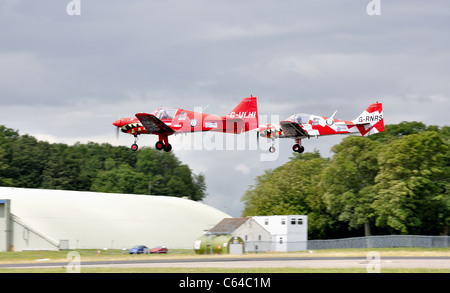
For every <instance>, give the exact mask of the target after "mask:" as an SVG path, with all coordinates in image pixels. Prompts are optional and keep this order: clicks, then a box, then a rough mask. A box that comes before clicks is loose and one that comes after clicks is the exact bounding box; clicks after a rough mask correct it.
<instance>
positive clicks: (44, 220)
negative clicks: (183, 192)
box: [0, 187, 230, 249]
mask: <svg viewBox="0 0 450 293" xmlns="http://www.w3.org/2000/svg"><path fill="white" fill-rule="evenodd" d="M0 199H10V200H11V201H10V203H11V204H10V205H11V213H12V214H13V215H14V216H15V217H17V218H19V219H20V221H21V222H23V223H25V224H26V225H27V226H28V227H31V228H32V229H34V230H35V231H38V232H39V233H40V234H42V235H45V236H46V237H48V238H49V239H51V240H53V241H54V242H56V243H59V241H60V240H69V245H70V249H76V248H104V247H105V248H116V249H117V248H128V247H131V246H133V245H137V244H144V245H147V246H149V247H150V246H157V245H165V246H167V247H169V248H192V245H193V242H194V240H195V239H196V238H197V237H199V236H200V235H202V234H203V233H204V230H207V229H209V228H211V227H213V226H214V225H215V224H217V223H218V222H220V221H221V220H222V219H223V218H228V217H230V216H229V215H227V214H225V213H223V212H221V211H219V210H217V209H215V208H213V207H210V206H207V205H205V204H203V203H199V202H195V201H191V200H188V199H183V198H176V197H168V196H154V195H134V194H113V193H96V192H79V191H63V190H46V189H26V188H11V187H0Z"/></svg>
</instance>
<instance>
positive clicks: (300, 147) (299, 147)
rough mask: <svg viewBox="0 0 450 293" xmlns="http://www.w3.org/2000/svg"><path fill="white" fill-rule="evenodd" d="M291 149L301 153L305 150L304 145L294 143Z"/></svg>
mask: <svg viewBox="0 0 450 293" xmlns="http://www.w3.org/2000/svg"><path fill="white" fill-rule="evenodd" d="M292 150H293V151H294V152H296V153H303V152H304V151H305V147H303V146H302V145H299V144H298V143H296V144H294V145H293V146H292Z"/></svg>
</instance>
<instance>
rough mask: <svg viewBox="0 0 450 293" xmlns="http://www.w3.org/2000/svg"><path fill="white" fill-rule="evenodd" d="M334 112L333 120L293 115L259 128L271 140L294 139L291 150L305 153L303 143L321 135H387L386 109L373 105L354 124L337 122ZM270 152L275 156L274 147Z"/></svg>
mask: <svg viewBox="0 0 450 293" xmlns="http://www.w3.org/2000/svg"><path fill="white" fill-rule="evenodd" d="M335 114H336V112H334V114H333V115H331V117H322V116H317V115H311V114H304V113H299V114H294V115H292V116H290V117H289V118H287V119H286V120H284V121H281V122H280V123H279V124H273V123H268V124H264V125H261V126H260V127H259V135H260V136H261V137H266V138H270V139H272V140H274V139H277V138H293V139H295V144H294V145H293V146H292V150H293V151H294V152H297V153H303V152H304V150H305V148H304V147H303V146H302V144H301V140H302V139H305V138H310V137H318V136H321V135H334V134H353V135H360V136H367V135H371V134H374V133H378V132H382V131H384V117H383V106H382V104H381V103H378V102H377V103H374V104H371V105H370V106H369V107H367V109H366V110H364V112H362V113H361V115H359V116H358V117H357V118H356V119H354V120H351V121H346V120H340V119H335V118H334V115H335ZM269 152H271V153H273V152H275V147H274V146H273V145H272V146H271V147H270V148H269Z"/></svg>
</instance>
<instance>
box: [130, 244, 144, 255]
mask: <svg viewBox="0 0 450 293" xmlns="http://www.w3.org/2000/svg"><path fill="white" fill-rule="evenodd" d="M129 253H130V254H141V253H148V247H147V246H145V245H136V246H134V247H133V248H131V249H130V250H129Z"/></svg>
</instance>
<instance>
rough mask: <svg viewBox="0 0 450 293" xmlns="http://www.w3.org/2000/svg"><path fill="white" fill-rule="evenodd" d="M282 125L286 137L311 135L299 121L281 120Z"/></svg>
mask: <svg viewBox="0 0 450 293" xmlns="http://www.w3.org/2000/svg"><path fill="white" fill-rule="evenodd" d="M280 126H281V129H282V130H283V135H284V136H285V137H301V136H309V135H308V132H306V131H305V130H304V129H303V128H302V127H301V126H300V125H299V124H298V123H295V122H291V121H281V122H280Z"/></svg>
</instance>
